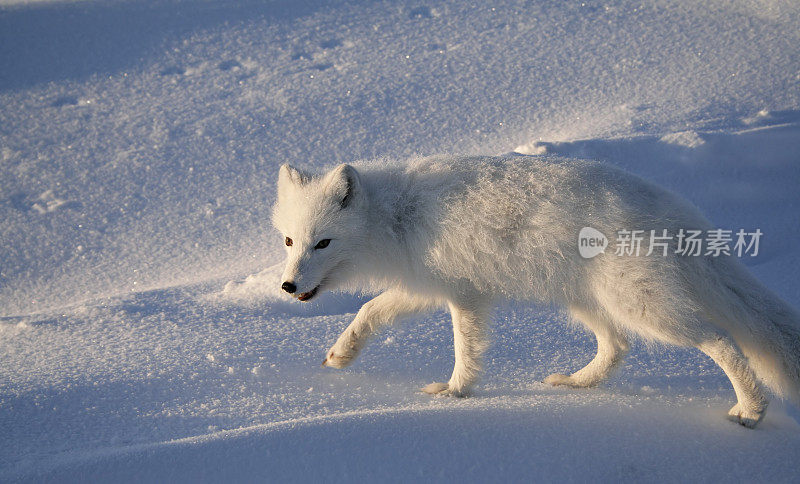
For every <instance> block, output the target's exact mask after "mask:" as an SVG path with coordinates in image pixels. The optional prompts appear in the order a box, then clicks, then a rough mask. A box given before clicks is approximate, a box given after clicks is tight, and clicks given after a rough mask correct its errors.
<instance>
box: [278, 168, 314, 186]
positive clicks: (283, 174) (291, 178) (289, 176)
mask: <svg viewBox="0 0 800 484" xmlns="http://www.w3.org/2000/svg"><path fill="white" fill-rule="evenodd" d="M307 178H308V177H306V176H305V175H304V174H302V173H300V171H299V170H297V169H295V168H292V167H291V166H289V163H284V164H283V165H281V169H280V171H278V187H279V188H280V187H281V186H288V185H302V184H304V183H305V182H306V179H307Z"/></svg>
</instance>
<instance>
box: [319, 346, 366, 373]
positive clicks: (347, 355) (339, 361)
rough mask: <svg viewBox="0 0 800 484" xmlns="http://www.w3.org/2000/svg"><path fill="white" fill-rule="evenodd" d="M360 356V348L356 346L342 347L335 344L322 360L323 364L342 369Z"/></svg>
mask: <svg viewBox="0 0 800 484" xmlns="http://www.w3.org/2000/svg"><path fill="white" fill-rule="evenodd" d="M356 356H358V349H357V348H356V347H355V346H351V347H340V346H339V345H334V346H333V348H331V349H329V350H328V355H327V356H326V357H325V359H324V360H323V361H322V366H327V367H330V368H338V369H342V368H344V367H346V366H348V365H349V364H350V363H352V362H353V360H354V359H355V358H356Z"/></svg>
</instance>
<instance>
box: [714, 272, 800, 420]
mask: <svg viewBox="0 0 800 484" xmlns="http://www.w3.org/2000/svg"><path fill="white" fill-rule="evenodd" d="M712 264H714V265H716V266H717V267H716V271H715V272H716V275H717V282H718V284H713V285H709V286H706V290H705V291H703V292H705V296H706V300H705V301H704V302H705V303H706V304H702V303H701V304H702V305H703V306H705V307H706V308H708V309H709V314H708V316H709V318H710V319H712V321H713V322H714V323H716V324H718V325H719V326H721V327H722V328H724V329H725V330H727V331H728V333H729V334H730V335H731V337H732V338H733V339H734V341H736V344H737V345H739V348H740V349H741V350H742V353H744V355H745V356H746V357H747V359H748V362H749V364H750V366H751V368H752V369H753V371H754V372H755V374H756V376H757V377H758V378H759V380H761V381H762V383H764V384H765V385H766V386H767V387H769V389H770V390H772V392H773V393H775V395H777V396H779V397H782V398H785V399H788V400H790V401H791V402H793V403H794V404H795V405H798V406H800V313H798V312H797V311H796V310H795V309H794V308H792V307H791V306H790V305H789V304H787V303H786V302H785V301H783V300H782V299H781V298H780V297H778V296H777V295H776V294H775V293H773V292H772V291H770V290H769V289H767V288H766V287H764V286H763V285H762V284H761V283H760V282H758V281H757V280H756V279H755V277H753V276H752V275H750V273H749V272H747V270H746V269H745V268H744V267H743V266H742V265H741V264H740V263H739V262H738V261H735V260H731V259H727V260H726V259H717V260H716V261H714V262H713V263H712ZM708 303H711V306H712V307H709V305H708Z"/></svg>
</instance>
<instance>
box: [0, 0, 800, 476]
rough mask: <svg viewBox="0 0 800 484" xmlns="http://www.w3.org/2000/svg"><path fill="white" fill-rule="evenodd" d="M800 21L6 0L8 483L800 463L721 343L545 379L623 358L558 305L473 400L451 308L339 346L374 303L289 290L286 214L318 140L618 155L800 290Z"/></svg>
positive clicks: (614, 12)
mask: <svg viewBox="0 0 800 484" xmlns="http://www.w3.org/2000/svg"><path fill="white" fill-rule="evenodd" d="M798 45H800V5H798V4H797V3H796V2H791V1H778V0H775V1H770V0H749V1H735V2H729V1H714V0H712V1H707V2H693V1H688V0H683V1H653V2H630V1H615V2H597V1H575V2H573V1H567V2H565V1H561V0H558V1H556V0H552V1H537V2H522V1H519V2H517V1H511V0H498V1H496V2H476V4H469V3H468V2H462V1H457V0H447V1H433V0H431V1H420V2H389V1H366V0H349V1H348V0H333V1H311V0H300V1H288V0H272V1H267V2H256V1H254V0H253V1H243V2H236V3H230V2H213V1H200V0H198V1H189V0H157V1H127V0H104V1H94V0H84V1H43V2H38V1H34V2H31V1H26V0H22V1H17V0H12V1H3V0H0V481H6V480H32V481H41V480H55V481H86V480H87V479H91V480H101V481H114V482H116V481H120V480H123V481H141V480H158V481H164V480H167V479H169V480H177V481H197V480H211V481H221V480H226V481H229V480H234V481H235V480H274V481H279V480H285V479H289V480H310V479H337V480H342V479H348V480H350V479H352V480H358V479H362V478H373V479H375V480H400V481H410V480H418V479H423V480H445V481H463V480H466V481H471V480H501V479H509V478H510V479H516V480H526V481H529V480H542V481H562V480H568V481H581V480H589V479H592V480H596V479H601V480H609V481H610V480H625V481H640V480H669V481H678V480H681V481H683V480H695V479H696V480H703V481H712V480H714V481H716V480H717V479H722V480H732V481H743V480H757V481H796V480H797V479H798V478H800V477H798V476H800V474H798V471H797V463H796V460H797V456H798V455H800V425H798V423H796V419H797V410H796V409H794V408H791V407H786V406H783V405H782V404H781V403H780V402H773V405H772V406H771V407H770V411H769V412H768V415H767V417H766V419H765V420H764V422H762V424H761V425H760V426H759V427H758V428H757V429H756V430H755V431H750V430H747V429H744V428H742V427H739V426H738V425H735V424H732V423H730V422H728V421H727V420H725V419H724V418H723V416H724V414H725V412H726V411H727V409H728V408H729V407H730V405H731V404H732V403H733V400H734V395H733V391H732V389H731V388H730V384H729V382H728V381H727V379H726V378H725V377H724V376H723V375H722V373H721V371H720V370H719V369H718V368H717V367H716V366H714V365H713V363H712V362H711V361H710V360H708V359H707V358H706V357H705V356H703V355H701V354H699V353H698V352H696V351H692V350H681V349H674V348H663V347H656V348H646V347H644V345H642V344H636V345H635V347H634V351H633V353H632V355H631V356H630V357H629V358H628V359H627V360H626V361H625V363H624V364H623V366H622V368H621V369H620V371H619V373H618V374H617V375H616V376H615V377H614V378H613V379H612V380H611V381H609V382H608V383H607V384H605V385H603V386H602V387H601V388H599V389H594V390H586V391H581V390H565V389H555V388H551V387H548V386H545V385H544V384H542V383H539V382H540V381H541V380H542V379H543V378H544V377H545V376H546V375H548V374H549V373H552V372H554V371H561V372H565V371H570V370H574V369H577V368H579V367H580V366H581V365H582V364H584V363H585V362H586V361H588V360H589V359H590V358H591V356H592V352H593V350H594V341H593V340H592V339H591V338H589V337H588V336H587V335H586V334H584V333H583V332H582V331H580V330H577V329H573V328H570V327H568V325H567V323H566V318H565V317H564V316H563V315H561V314H560V313H558V312H557V311H555V310H553V309H552V308H540V307H532V306H528V305H519V304H507V305H504V306H503V307H501V308H499V309H498V311H497V313H496V315H495V318H494V320H495V321H494V325H493V330H492V338H493V344H492V347H491V349H490V350H489V353H488V357H487V371H486V375H485V378H484V379H483V382H482V383H481V385H480V386H479V388H478V389H477V392H476V394H475V395H474V396H473V397H471V398H468V399H463V400H455V399H448V398H433V399H432V398H429V397H428V396H425V395H422V394H421V393H419V392H417V389H418V388H419V387H421V386H423V385H424V384H426V383H429V382H431V381H434V380H438V381H441V380H442V379H443V378H445V377H446V376H447V375H448V374H449V371H450V369H451V366H452V341H451V329H450V328H449V321H448V317H447V315H446V314H445V313H444V312H437V313H434V314H431V315H429V316H426V317H420V318H416V319H414V320H412V321H409V322H406V323H404V324H401V325H399V326H397V327H395V328H393V329H391V330H389V331H387V332H385V333H383V334H382V335H381V336H380V337H379V338H377V339H375V340H374V341H373V342H372V344H371V345H370V346H368V347H367V349H366V350H365V351H364V353H363V354H362V356H361V358H360V360H359V361H357V362H356V363H355V364H354V365H353V366H352V367H351V368H349V369H347V370H344V371H334V370H329V369H323V368H320V366H319V363H320V362H321V361H322V358H323V352H324V351H325V350H326V349H327V348H328V347H329V346H330V345H331V344H332V343H333V341H335V338H336V336H337V335H338V333H339V332H340V331H341V330H342V329H343V328H344V326H345V325H346V324H347V323H348V322H349V320H350V319H351V318H352V317H353V314H354V312H355V311H356V310H357V309H358V307H359V305H360V304H361V303H362V302H363V299H361V298H359V297H358V296H350V295H335V294H332V295H326V296H325V297H321V298H320V299H319V301H318V302H315V303H312V304H310V305H307V306H306V305H300V304H299V303H294V302H291V301H287V300H286V299H285V298H284V297H283V296H282V295H281V294H280V292H279V289H278V285H277V282H278V279H277V278H278V273H279V271H280V263H281V259H282V257H283V250H282V247H281V240H280V238H279V236H278V234H276V233H274V232H273V231H272V229H271V228H270V222H269V216H270V211H271V205H272V202H273V200H274V197H275V193H274V183H275V180H276V177H277V168H278V166H280V165H281V164H282V163H284V162H286V161H290V162H292V163H293V164H296V165H298V166H300V167H303V168H307V169H322V168H324V167H327V166H330V165H332V164H334V163H337V162H342V161H348V160H355V159H365V158H381V157H385V158H392V159H402V158H408V157H412V156H420V155H427V154H434V153H501V152H508V151H511V150H517V151H520V152H524V153H532V154H539V153H561V154H569V155H575V156H585V157H591V158H595V159H600V160H603V161H606V162H608V163H612V164H615V165H618V166H622V167H624V168H626V169H628V170H629V171H632V172H634V173H638V174H640V175H642V176H644V177H645V178H648V179H650V180H654V181H656V182H657V183H659V184H661V185H663V186H666V187H668V188H670V189H672V190H674V191H676V192H678V193H680V194H682V195H684V196H685V197H687V198H689V199H690V200H691V201H693V202H694V203H695V204H697V205H698V206H699V207H700V208H701V209H702V210H703V211H704V212H705V213H706V214H707V215H709V217H710V218H711V219H712V220H713V221H714V222H715V224H717V225H718V226H720V227H724V228H731V229H738V228H745V229H755V228H760V229H761V230H762V232H763V233H764V236H763V239H762V241H761V248H760V254H759V255H758V256H757V257H755V258H752V259H751V260H747V261H746V263H747V264H748V265H749V267H750V269H751V270H752V271H753V272H754V273H755V274H756V275H757V276H758V278H759V279H760V280H762V281H763V282H764V283H765V284H767V285H768V286H769V287H770V288H772V289H773V290H775V291H776V292H777V293H779V294H780V295H781V296H782V297H784V298H785V299H786V300H787V301H789V302H791V303H792V304H794V305H795V306H799V305H800V281H798V277H797V274H798V273H800V248H798V243H797V241H798V239H800V190H798V189H797V187H798V186H800V48H798ZM248 274H253V275H252V276H250V277H247V276H248ZM412 335H413V337H412Z"/></svg>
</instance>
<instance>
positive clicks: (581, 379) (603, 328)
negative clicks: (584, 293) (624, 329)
mask: <svg viewBox="0 0 800 484" xmlns="http://www.w3.org/2000/svg"><path fill="white" fill-rule="evenodd" d="M570 313H571V315H572V317H573V318H575V319H576V320H578V321H580V322H581V323H583V324H584V325H585V326H586V327H588V328H589V329H591V330H592V332H593V333H594V335H595V338H596V339H597V354H596V355H595V357H594V359H592V361H590V362H589V364H587V365H586V366H584V367H583V368H581V369H580V370H578V371H576V372H575V373H573V374H571V375H562V374H559V373H554V374H552V375H550V376H548V377H547V378H545V380H544V382H545V383H549V384H550V385H558V386H568V387H573V388H587V387H593V386H595V385H597V384H598V383H600V382H601V381H603V380H605V379H606V378H608V377H609V375H611V373H612V372H613V371H614V370H615V369H616V367H617V366H618V365H619V363H620V362H621V361H622V359H623V358H624V357H625V354H626V353H627V352H628V341H627V338H626V337H625V335H624V334H623V333H621V332H620V331H619V330H617V329H616V328H615V326H614V325H613V323H612V322H611V321H610V320H609V319H607V318H606V317H604V316H602V315H598V314H595V313H594V312H590V311H584V310H580V309H578V308H570Z"/></svg>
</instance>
